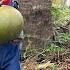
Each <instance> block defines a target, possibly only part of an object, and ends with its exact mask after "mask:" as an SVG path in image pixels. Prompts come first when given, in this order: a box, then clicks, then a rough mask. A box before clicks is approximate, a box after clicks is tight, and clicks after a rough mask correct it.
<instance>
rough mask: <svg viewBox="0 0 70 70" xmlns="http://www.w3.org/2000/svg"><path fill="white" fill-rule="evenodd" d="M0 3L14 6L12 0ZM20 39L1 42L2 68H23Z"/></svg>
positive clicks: (3, 69)
mask: <svg viewBox="0 0 70 70" xmlns="http://www.w3.org/2000/svg"><path fill="white" fill-rule="evenodd" d="M0 4H3V5H10V6H12V5H13V4H12V1H11V0H2V1H1V2H0ZM19 44H20V40H18V39H17V40H13V41H10V42H8V43H4V44H0V70H21V69H20V62H19V57H20V55H19V48H18V46H19Z"/></svg>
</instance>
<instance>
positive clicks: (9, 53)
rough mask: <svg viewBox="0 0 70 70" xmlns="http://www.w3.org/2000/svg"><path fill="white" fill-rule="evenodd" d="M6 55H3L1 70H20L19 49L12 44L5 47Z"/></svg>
mask: <svg viewBox="0 0 70 70" xmlns="http://www.w3.org/2000/svg"><path fill="white" fill-rule="evenodd" d="M5 48H6V49H5V50H6V53H5V54H4V57H3V59H4V61H3V64H2V70H21V69H20V62H19V49H18V46H14V45H12V44H9V45H6V46H5Z"/></svg>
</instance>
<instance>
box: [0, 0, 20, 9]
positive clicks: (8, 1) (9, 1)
mask: <svg viewBox="0 0 70 70" xmlns="http://www.w3.org/2000/svg"><path fill="white" fill-rule="evenodd" d="M0 5H9V6H12V7H14V8H16V9H18V8H19V4H18V1H16V0H2V1H0Z"/></svg>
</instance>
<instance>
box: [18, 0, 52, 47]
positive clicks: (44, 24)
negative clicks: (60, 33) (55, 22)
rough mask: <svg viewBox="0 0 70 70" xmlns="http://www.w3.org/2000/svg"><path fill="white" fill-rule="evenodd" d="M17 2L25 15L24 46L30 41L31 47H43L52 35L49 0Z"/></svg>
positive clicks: (22, 0) (23, 0) (20, 0)
mask: <svg viewBox="0 0 70 70" xmlns="http://www.w3.org/2000/svg"><path fill="white" fill-rule="evenodd" d="M19 4H20V11H21V12H22V14H23V16H24V17H25V24H24V28H23V30H24V33H25V34H26V37H25V39H24V46H28V43H29V42H31V44H30V45H31V47H35V48H39V47H44V46H45V42H47V40H48V39H49V37H50V36H51V35H52V24H51V14H50V9H51V0H19ZM28 40H29V42H28Z"/></svg>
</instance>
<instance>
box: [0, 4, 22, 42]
mask: <svg viewBox="0 0 70 70" xmlns="http://www.w3.org/2000/svg"><path fill="white" fill-rule="evenodd" d="M22 24H23V16H22V15H21V13H20V12H19V11H18V10H17V9H15V8H13V7H11V6H6V5H2V6H1V7H0V43H5V42H8V41H10V40H13V39H16V38H18V36H19V34H20V32H21V30H22Z"/></svg>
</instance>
